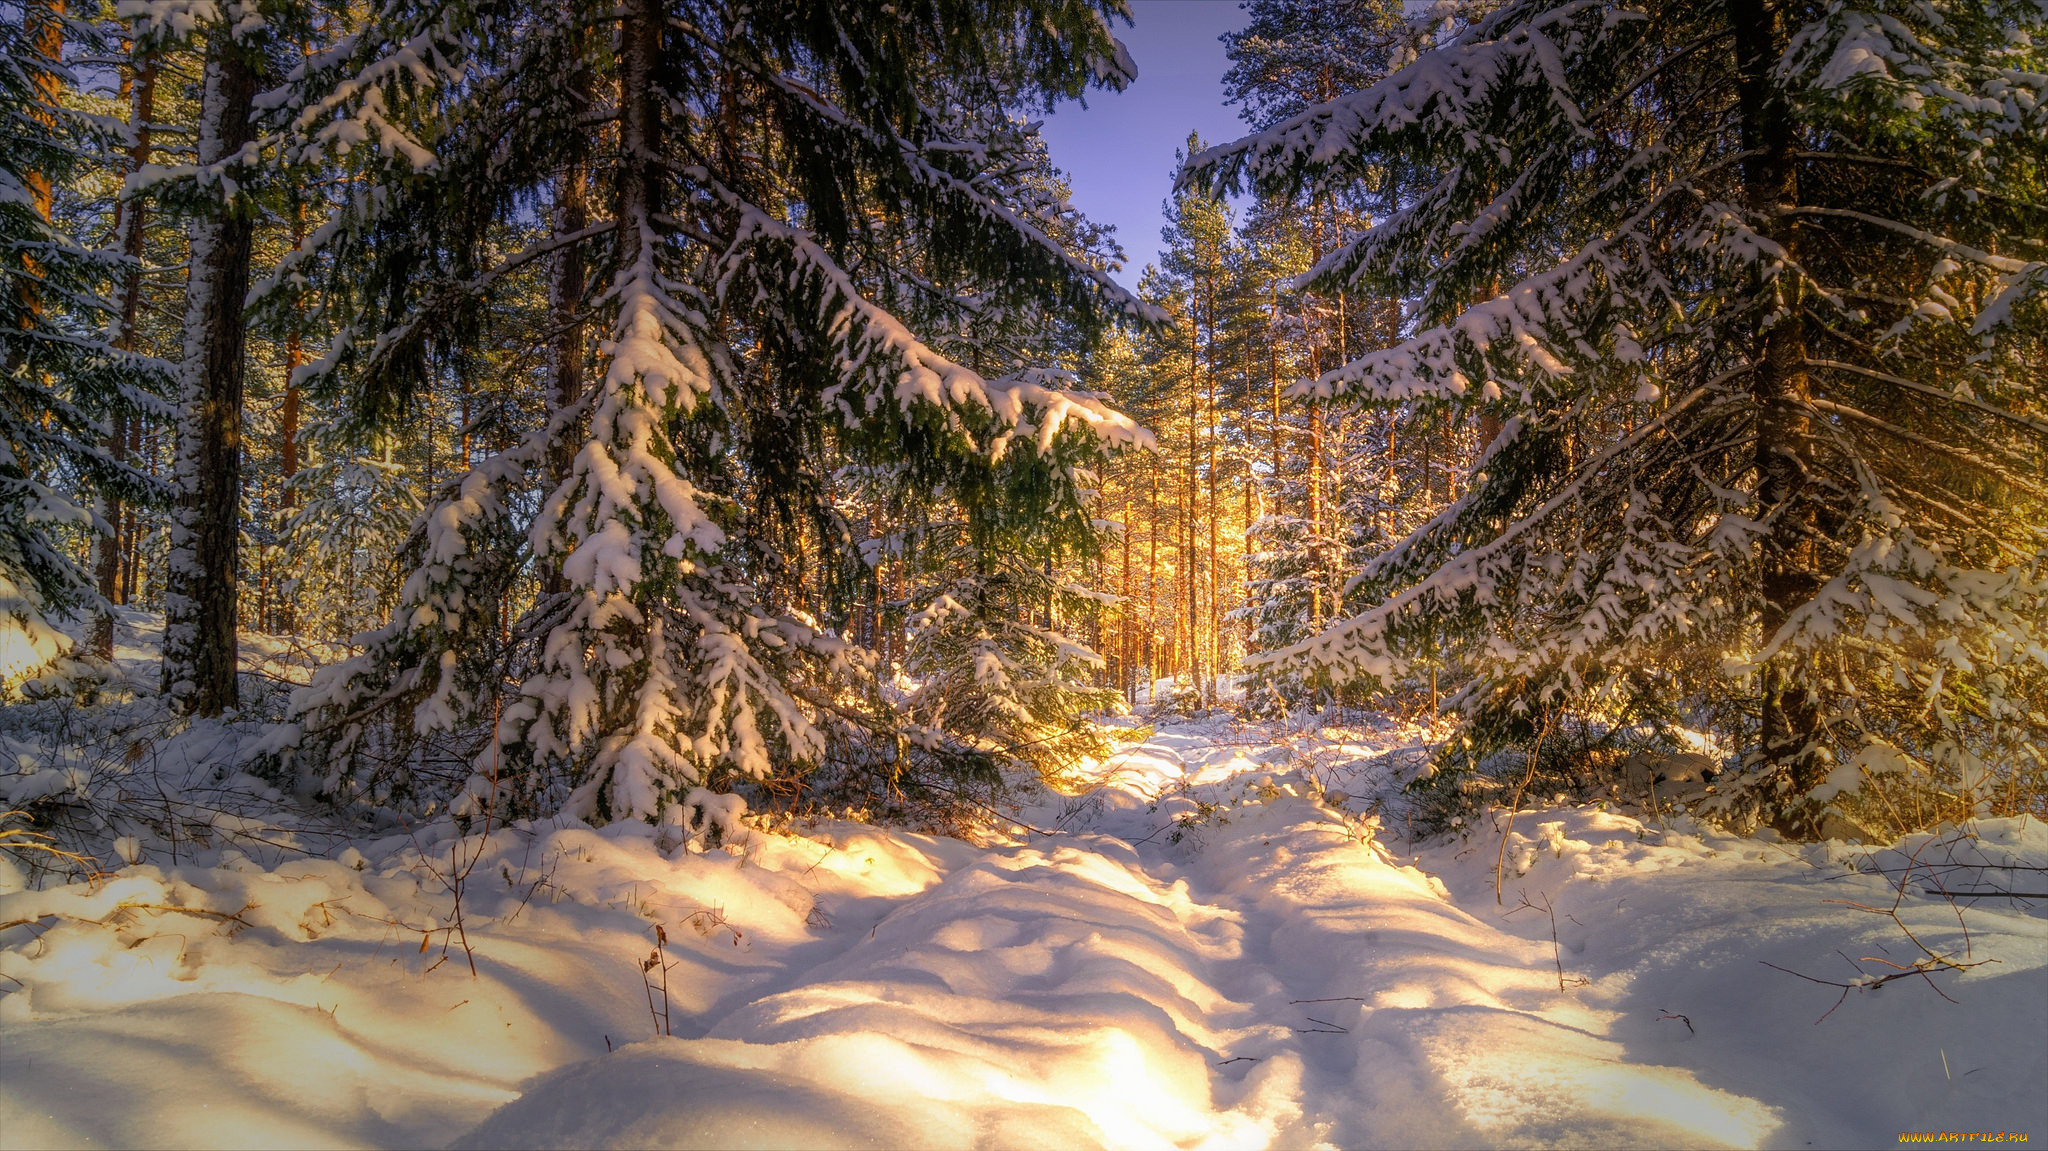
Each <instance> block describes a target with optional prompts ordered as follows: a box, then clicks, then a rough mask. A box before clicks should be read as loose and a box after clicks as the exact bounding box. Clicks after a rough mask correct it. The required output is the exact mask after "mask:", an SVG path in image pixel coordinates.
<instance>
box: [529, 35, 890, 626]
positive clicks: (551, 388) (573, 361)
mask: <svg viewBox="0 0 2048 1151" xmlns="http://www.w3.org/2000/svg"><path fill="white" fill-rule="evenodd" d="M569 84H570V88H571V96H572V98H573V99H574V102H575V103H576V105H577V106H578V107H583V106H587V105H588V104H589V103H590V99H591V87H590V85H591V79H590V70H589V69H587V68H582V67H579V68H577V69H576V71H575V72H574V73H573V74H572V75H571V77H570V81H569ZM585 153H586V149H585V148H584V146H583V144H582V143H581V141H580V140H579V141H578V142H577V143H575V144H574V145H572V147H571V150H570V155H569V161H568V164H567V165H566V166H565V167H564V168H563V169H562V173H561V175H560V176H559V177H558V178H557V180H556V183H555V209H556V219H555V230H556V233H557V234H558V235H568V234H570V233H573V232H580V231H582V230H583V229H584V228H586V227H589V226H590V204H589V199H588V196H589V190H588V186H587V185H588V183H589V179H590V175H589V159H588V157H587V155H586V154H585ZM588 274H589V273H588V266H587V261H586V259H585V257H584V254H583V248H582V245H580V244H572V245H570V246H568V247H565V248H563V249H562V250H561V251H560V252H558V253H556V255H555V267H554V272H553V275H552V276H551V277H550V278H549V281H548V320H549V322H550V323H553V324H556V325H558V327H557V328H556V330H555V338H554V340H553V341H552V342H551V343H550V344H549V346H548V369H547V370H548V407H549V410H550V411H552V412H557V413H559V412H561V411H563V410H565V409H567V408H568V407H569V406H570V405H572V404H574V403H576V402H577V401H578V400H579V399H581V398H582V396H583V358H584V353H583V341H584V333H583V324H582V323H581V322H580V321H579V320H577V319H576V313H577V311H578V310H579V309H580V308H581V307H582V306H583V292H584V286H585V283H586V281H587V278H588ZM579 439H580V437H579V436H578V435H577V434H576V429H573V428H565V429H563V431H562V433H561V435H560V436H558V437H557V438H556V440H555V442H554V443H553V444H552V445H550V446H549V448H548V480H549V482H550V483H551V484H553V485H556V486H559V485H561V484H563V483H565V482H567V481H568V479H569V473H570V471H571V470H572V469H573V468H574V466H575V462H576V452H577V443H578V440H579ZM540 583H541V591H542V592H543V593H555V592H563V591H567V590H568V583H567V581H566V580H564V579H563V578H562V566H561V562H560V560H559V559H557V558H553V557H551V558H549V559H548V560H547V562H546V563H545V565H544V566H543V568H542V570H541V577H540ZM880 586H881V585H880V583H879V582H877V584H876V590H877V591H878V592H879V590H880Z"/></svg>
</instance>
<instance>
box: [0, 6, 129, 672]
mask: <svg viewBox="0 0 2048 1151" xmlns="http://www.w3.org/2000/svg"><path fill="white" fill-rule="evenodd" d="M67 32H68V33H69V35H71V36H73V37H76V36H78V35H81V34H83V35H85V36H87V37H88V39H89V40H90V39H94V38H95V37H94V35H93V30H92V29H90V28H81V27H79V26H77V25H73V24H71V23H70V22H69V21H66V20H64V18H63V17H62V16H61V14H60V13H59V12H57V11H54V10H49V9H33V10H30V11H28V12H27V13H26V15H25V18H24V20H23V22H22V23H21V24H19V25H17V24H14V23H12V22H5V23H0V685H5V686H7V687H10V688H11V687H12V686H13V682H12V681H15V680H17V679H19V678H21V677H24V676H28V675H33V674H35V673H37V672H39V671H41V670H43V669H45V668H46V667H48V665H49V664H50V663H51V661H53V660H55V659H58V658H59V657H60V656H62V655H64V654H65V653H67V652H68V651H70V649H71V643H70V641H69V640H68V639H66V638H65V637H64V636H63V635H62V634H61V633H59V632H58V631H57V629H56V628H55V627H54V626H53V624H52V622H51V616H52V615H53V613H57V612H60V611H63V610H66V609H70V608H73V607H81V606H86V605H89V604H91V603H92V602H93V601H94V598H95V597H94V595H93V589H92V583H91V580H90V579H89V578H88V576H87V573H86V572H85V571H84V569H83V567H82V566H81V565H80V564H79V562H78V560H77V557H76V555H75V552H74V550H73V549H72V548H71V547H69V546H68V545H69V544H71V543H73V542H75V541H77V540H80V539H83V538H85V537H86V536H87V535H88V534H89V533H90V532H91V531H93V530H94V529H95V528H96V527H97V526H102V525H99V524H97V523H96V517H95V516H94V514H93V510H92V508H93V504H92V496H93V495H94V494H95V493H104V492H118V493H120V494H121V495H122V496H124V497H125V498H127V499H129V500H152V499H159V498H160V495H161V493H160V491H159V489H158V488H157V487H156V485H154V484H152V483H151V482H150V480H149V478H148V477H147V476H145V475H143V474H141V473H138V472H137V471H135V470H134V469H133V468H131V467H128V466H126V465H124V464H123V463H121V462H119V461H117V460H115V459H114V458H112V457H111V456H110V455H109V454H108V453H107V452H106V451H105V450H104V448H103V446H102V445H101V443H100V442H99V437H100V428H99V422H98V421H99V420H100V419H102V418H104V417H105V416H106V415H107V414H108V413H110V412H112V411H115V410H134V409H141V410H149V411H155V412H161V411H163V410H164V408H163V405H162V401H161V400H159V399H158V398H157V394H158V392H160V391H161V389H162V383H161V376H162V371H161V369H162V367H163V365H161V364H159V363H157V362H155V361H152V360H149V359H147V358H145V357H139V356H135V355H131V354H128V353H126V352H123V351H120V350H117V349H116V348H114V347H113V346H112V345H111V344H110V342H109V341H108V339H107V326H108V318H109V317H108V308H107V303H106V297H105V295H104V284H105V282H106V281H107V280H108V279H109V278H111V276H112V275H113V273H114V272H115V271H116V270H117V269H118V268H119V266H120V264H121V259H120V257H119V256H118V254H115V253H110V252H108V251H105V250H102V249H97V248H93V247H90V246H88V245H87V244H85V243H83V242H82V241H80V240H79V239H78V238H77V234H76V231H75V229H73V228H70V227H67V226H66V225H67V224H78V223H90V221H91V218H92V217H91V213H90V210H89V208H88V207H87V206H84V205H80V204H78V203H76V202H75V198H74V197H73V195H72V190H71V189H72V185H73V183H74V181H76V180H78V179H79V178H81V176H82V175H83V174H84V173H85V172H88V171H90V170H91V169H92V167H93V166H94V165H96V164H104V162H105V159H106V153H107V152H108V151H109V150H110V149H109V145H110V143H111V142H112V141H111V140H110V138H109V133H107V132H106V131H105V130H104V129H103V128H102V127H101V126H100V125H99V124H97V123H95V122H94V121H93V120H92V119H90V118H89V117H87V116H84V115H82V114H80V113H79V112H78V111H76V110H74V109H73V108H71V107H69V106H67V105H66V103H65V102H64V101H63V100H62V99H61V92H62V91H63V89H64V88H65V87H67V86H69V85H71V84H73V82H74V79H73V76H72V72H71V69H70V68H69V67H68V66H67V64H66V62H65V59H64V52H63V46H64V44H65V42H66V38H67Z"/></svg>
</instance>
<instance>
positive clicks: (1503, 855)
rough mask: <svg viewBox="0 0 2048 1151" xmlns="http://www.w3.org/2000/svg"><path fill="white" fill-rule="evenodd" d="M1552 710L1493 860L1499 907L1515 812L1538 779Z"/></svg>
mask: <svg viewBox="0 0 2048 1151" xmlns="http://www.w3.org/2000/svg"><path fill="white" fill-rule="evenodd" d="M1551 715H1552V711H1551V708H1550V707H1549V706H1548V705H1546V706H1545V707H1544V708H1543V726H1542V727H1540V728H1538V729H1537V731H1536V746H1534V747H1532V748H1530V749H1529V770H1528V771H1527V772H1525V773H1524V774H1523V776H1522V782H1521V783H1520V784H1518V785H1516V787H1515V798H1514V799H1513V800H1512V801H1511V802H1510V803H1509V804H1508V821H1507V825H1506V826H1504V827H1502V828H1501V829H1500V854H1498V855H1496V856H1495V857H1494V860H1493V902H1494V903H1495V905H1499V903H1500V902H1501V897H1500V884H1501V872H1502V871H1504V870H1506V868H1507V860H1508V836H1509V835H1511V834H1512V833H1513V832H1514V830H1515V812H1516V811H1517V810H1519V809H1520V808H1521V806H1522V793H1523V792H1526V791H1528V790H1529V784H1530V783H1531V782H1533V781H1534V780H1535V778H1536V762H1537V759H1538V757H1540V756H1541V755H1542V754H1543V741H1544V739H1545V738H1546V737H1548V736H1549V735H1550V717H1551Z"/></svg>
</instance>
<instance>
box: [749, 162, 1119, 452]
mask: <svg viewBox="0 0 2048 1151" xmlns="http://www.w3.org/2000/svg"><path fill="white" fill-rule="evenodd" d="M729 202H730V203H731V204H732V206H733V207H734V208H735V209H736V210H737V211H738V213H739V217H740V219H739V227H738V228H737V229H736V230H735V233H734V236H733V240H732V243H731V245H730V247H729V248H728V250H727V252H726V254H725V262H726V264H727V266H728V268H729V269H730V270H729V271H728V273H727V280H728V281H729V279H730V277H731V276H732V275H734V274H736V273H737V272H738V271H739V270H740V269H742V268H745V267H746V266H747V265H748V261H747V260H746V259H745V258H744V257H743V256H742V255H741V253H742V251H743V250H745V249H749V248H757V247H760V246H763V245H768V246H773V247H774V248H776V249H779V250H780V252H781V253H782V254H784V255H786V256H787V257H788V258H789V259H790V260H791V261H792V262H793V263H794V265H795V267H794V268H793V269H792V271H791V279H792V280H793V281H795V280H808V281H810V282H811V283H813V284H815V285H816V286H817V288H818V290H819V300H818V309H819V318H820V319H821V320H823V321H824V322H825V326H826V331H827V334H828V336H829V337H830V338H831V339H832V340H833V341H834V342H835V344H836V346H837V350H838V352H839V356H840V361H841V364H842V370H843V375H842V380H843V381H846V382H851V381H852V380H854V379H856V378H857V377H858V375H859V374H860V373H861V372H862V371H863V369H867V370H870V371H872V372H875V373H877V374H882V375H884V377H885V378H886V372H887V368H884V367H883V366H882V365H880V364H877V363H876V362H875V361H876V360H877V359H880V360H883V361H885V362H886V363H887V364H888V365H889V366H891V367H894V368H895V369H896V371H895V375H894V379H893V383H892V386H891V388H890V392H889V395H888V397H887V398H888V399H889V400H890V401H893V402H894V404H895V405H896V407H897V409H898V411H900V412H901V413H902V414H903V415H904V416H906V417H908V416H910V415H912V414H913V413H914V412H915V411H916V409H917V406H918V405H919V404H920V403H923V404H930V405H932V406H933V407H935V408H937V409H939V410H940V411H942V412H945V413H947V414H948V416H949V417H951V418H953V420H954V422H955V424H956V426H960V427H961V430H962V431H965V427H964V425H961V424H960V423H959V418H958V417H959V414H960V412H961V411H962V410H963V409H966V410H978V411H980V412H985V413H987V414H989V415H992V416H994V417H995V419H996V421H997V425H998V426H997V429H996V430H995V432H994V433H993V435H992V436H991V437H990V439H989V441H988V443H987V444H985V445H984V446H985V448H986V449H987V450H988V451H989V452H990V453H991V454H992V455H994V456H998V457H999V456H1001V454H1002V452H1003V450H1004V448H1005V447H1006V446H1007V445H1008V444H1009V443H1010V442H1012V441H1013V440H1014V439H1015V438H1016V437H1017V436H1020V435H1027V434H1030V435H1034V436H1035V443H1036V444H1037V446H1038V449H1039V450H1040V451H1041V452H1043V451H1048V450H1050V448H1051V447H1052V444H1053V441H1054V440H1055V439H1056V438H1057V436H1058V435H1059V433H1060V431H1061V430H1062V429H1063V428H1065V427H1066V426H1067V425H1068V424H1069V423H1072V422H1076V421H1078V422H1079V424H1080V425H1081V426H1083V427H1086V428H1088V429H1089V430H1090V431H1091V432H1093V433H1094V434H1095V435H1096V436H1097V437H1098V438H1100V439H1101V440H1102V441H1103V442H1104V443H1105V444H1106V445H1108V446H1110V447H1112V448H1122V447H1150V446H1152V444H1153V438H1152V434H1151V433H1150V432H1148V431H1146V430H1145V429H1144V428H1142V427H1140V426H1139V425H1138V423H1137V422H1136V421H1135V420H1133V419H1131V418H1130V417H1129V416H1127V415H1125V414H1124V413H1122V412H1120V411H1117V410H1116V409H1115V408H1112V407H1111V406H1109V404H1108V403H1106V402H1105V401H1104V400H1103V399H1101V398H1100V397H1098V396H1096V395H1094V394H1093V393H1089V392H1084V391H1079V390H1070V389H1066V388H1059V387H1052V386H1048V383H1047V381H1049V380H1054V379H1061V378H1066V379H1071V376H1069V375H1068V374H1067V373H1064V372H1057V371H1054V370H1051V369H1027V370H1026V371H1024V372H1022V373H1019V374H1018V375H1016V376H1012V377H1008V378H1004V379H995V380H990V379H987V378H984V377H983V376H982V375H981V374H980V373H978V372H976V371H974V370H973V369H971V368H968V367H966V366H964V365H961V364H956V363H954V362H953V361H952V360H950V359H947V358H946V357H945V356H943V355H941V354H940V353H939V352H937V351H935V350H934V349H933V348H931V347H930V346H929V345H927V344H925V343H924V342H923V341H921V340H919V339H918V338H917V337H916V336H915V335H914V334H913V333H912V332H911V331H910V329H909V328H908V327H907V326H905V325H904V323H903V322H902V321H901V320H899V319H897V318H896V317H895V316H894V315H892V314H890V313H889V312H888V311H886V310H885V309H883V308H881V307H879V306H877V305H876V304H874V303H873V302H871V301H870V300H868V299H867V298H866V297H865V296H863V295H862V294H861V292H860V289H859V287H858V286H857V285H856V284H855V283H854V282H853V278H852V277H851V276H850V275H848V274H847V272H846V271H845V270H844V269H843V268H841V267H839V265H838V263H837V262H836V261H834V260H833V259H832V257H831V254H830V253H828V252H826V251H825V249H824V248H823V247H822V246H821V245H819V244H818V243H817V241H816V240H814V239H813V238H812V237H811V236H810V234H809V233H808V232H806V231H804V230H803V229H801V228H798V227H795V226H793V225H790V224H786V223H783V222H782V221H780V220H777V219H775V218H773V217H772V216H769V215H768V214H767V213H765V212H763V211H761V210H760V209H759V208H756V207H755V206H753V205H752V204H748V203H746V202H745V201H742V200H739V199H738V198H736V197H729ZM725 286H726V285H725V283H721V289H723V288H724V287H725ZM846 382H842V383H841V384H837V385H834V386H833V387H831V388H828V389H827V393H826V402H827V403H828V404H836V406H837V407H838V409H839V411H840V413H841V415H843V416H844V417H845V418H846V419H847V420H848V421H849V422H857V421H859V420H862V419H864V418H866V417H867V416H870V415H873V414H874V412H875V411H876V409H877V408H878V406H879V404H880V403H881V402H882V399H883V397H881V396H880V395H878V394H876V393H873V392H870V393H868V394H867V395H866V397H865V404H864V405H862V406H861V407H859V408H857V407H856V406H855V401H854V400H853V399H851V398H849V397H848V396H847V395H846V394H845V388H846V386H847V385H846Z"/></svg>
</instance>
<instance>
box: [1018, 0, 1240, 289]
mask: <svg viewBox="0 0 2048 1151" xmlns="http://www.w3.org/2000/svg"><path fill="white" fill-rule="evenodd" d="M1131 15H1132V16H1133V17H1135V19H1136V23H1135V26H1133V27H1130V28H1118V29H1117V38H1118V39H1120V40H1122V41H1123V42H1124V46H1125V47H1127V48H1129V49H1130V51H1131V57H1132V58H1133V59H1135V60H1136V61H1137V62H1138V79H1137V82H1136V83H1134V84H1132V85H1131V86H1130V87H1129V88H1126V89H1124V90H1123V91H1122V92H1107V91H1097V92H1093V93H1091V94H1090V95H1089V97H1088V107H1087V108H1085V109H1084V108H1082V107H1081V106H1080V105H1078V104H1063V105H1061V106H1060V108H1059V110H1058V111H1057V112H1055V113H1054V114H1053V115H1051V116H1048V117H1047V118H1046V121H1045V127H1044V128H1043V129H1042V132H1043V134H1044V136H1045V139H1046V143H1047V145H1048V147H1050V148H1051V150H1052V161H1053V163H1054V164H1056V165H1058V166H1059V167H1060V168H1061V169H1062V170H1064V171H1065V172H1066V173H1067V176H1068V178H1069V179H1070V180H1071V181H1072V183H1073V192H1074V195H1073V199H1074V205H1075V206H1076V207H1078V208H1080V209H1081V211H1083V212H1085V213H1086V214H1087V215H1088V218H1089V219H1092V220H1098V221H1100V222H1102V223H1105V224H1114V225H1116V237H1117V240H1118V242H1120V243H1122V244H1123V246H1124V254H1125V256H1126V261H1125V265H1124V270H1123V272H1122V274H1121V275H1119V276H1118V277H1117V278H1118V279H1119V280H1121V281H1122V282H1123V283H1124V284H1126V285H1127V286H1130V287H1136V286H1137V283H1138V274H1139V273H1140V272H1142V271H1143V270H1144V267H1145V265H1146V264H1149V263H1156V262H1157V261H1158V259H1159V229H1160V228H1161V227H1162V226H1163V225H1164V224H1165V220H1164V219H1163V218H1162V217H1161V215H1160V206H1161V204H1162V203H1163V202H1164V201H1165V199H1166V197H1167V193H1169V192H1170V191H1171V190H1172V188H1173V168H1174V159H1173V153H1174V150H1175V149H1176V148H1179V147H1180V146H1181V145H1182V144H1184V143H1185V142H1186V141H1187V138H1188V132H1189V130H1191V129H1192V130H1194V131H1199V132H1200V133H1201V134H1202V137H1203V139H1205V140H1207V141H1208V142H1209V143H1212V144H1216V143H1221V142H1223V141H1226V140H1233V139H1236V138H1237V137H1238V136H1240V135H1242V134H1243V133H1244V132H1245V130H1246V129H1245V124H1244V122H1243V121H1241V120H1239V119H1238V118H1237V110H1236V109H1234V108H1231V107H1228V106H1226V105H1225V104H1224V103H1223V72H1224V69H1226V68H1228V67H1229V66H1230V62H1229V61H1228V60H1226V59H1224V56H1223V45H1222V44H1221V43H1219V42H1218V41H1217V39H1216V38H1217V37H1218V36H1220V35H1222V34H1223V33H1225V32H1228V31H1231V30H1233V29H1235V28H1237V27H1238V25H1239V22H1240V21H1241V20H1243V19H1244V13H1243V12H1241V11H1239V10H1238V7H1237V4H1236V0H1132V2H1131Z"/></svg>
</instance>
